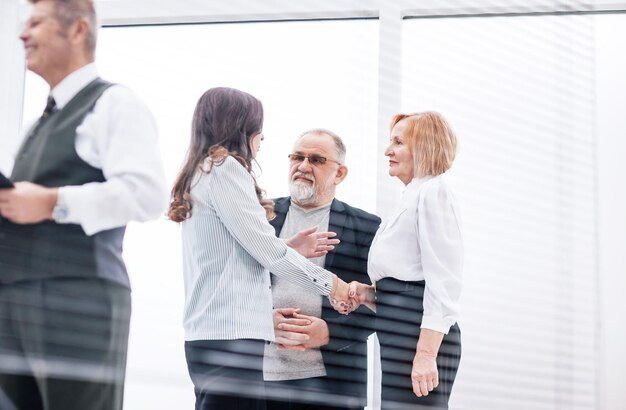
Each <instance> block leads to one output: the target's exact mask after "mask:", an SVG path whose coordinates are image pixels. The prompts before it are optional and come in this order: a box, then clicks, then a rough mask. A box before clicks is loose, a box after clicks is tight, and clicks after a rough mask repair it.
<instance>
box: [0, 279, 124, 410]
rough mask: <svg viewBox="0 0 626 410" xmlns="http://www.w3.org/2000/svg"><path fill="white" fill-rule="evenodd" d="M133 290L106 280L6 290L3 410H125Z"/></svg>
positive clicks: (1, 318) (1, 317) (2, 300)
mask: <svg viewBox="0 0 626 410" xmlns="http://www.w3.org/2000/svg"><path fill="white" fill-rule="evenodd" d="M130 312H131V302H130V290H129V289H127V288H124V287H122V286H119V285H116V284H113V283H110V282H107V281H103V280H99V279H50V280H41V281H29V282H20V283H11V284H2V283H0V408H1V409H3V410H4V409H7V410H13V409H15V410H39V409H41V410H74V409H75V410H84V409H90V410H119V409H121V408H122V402H123V392H124V377H125V369H126V352H127V347H128V327H129V323H130Z"/></svg>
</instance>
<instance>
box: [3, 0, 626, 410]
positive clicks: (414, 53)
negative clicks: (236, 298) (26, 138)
mask: <svg viewBox="0 0 626 410" xmlns="http://www.w3.org/2000/svg"><path fill="white" fill-rule="evenodd" d="M97 7H98V12H99V16H100V20H101V24H102V26H103V28H102V29H101V30H100V36H99V40H98V41H99V43H98V51H97V60H96V62H97V64H98V67H99V70H100V74H101V75H102V77H104V78H105V79H108V80H111V81H114V82H119V83H122V84H125V85H127V86H129V87H130V88H132V89H133V90H134V91H135V92H136V93H137V94H138V95H139V96H140V97H141V98H142V99H143V100H144V101H145V102H146V103H147V104H148V105H149V106H150V108H151V109H152V110H153V112H154V114H155V117H156V121H157V124H158V127H159V133H160V148H161V152H162V155H163V159H164V162H165V165H166V170H167V177H168V181H167V183H168V185H170V186H171V184H172V182H173V179H174V177H175V175H176V173H177V171H178V169H179V166H180V164H181V161H182V159H183V157H184V154H185V150H186V147H187V144H188V139H189V133H190V123H191V115H192V111H193V108H194V106H195V103H196V101H197V99H198V97H199V96H200V95H201V94H202V93H203V92H204V91H205V90H206V89H207V88H210V87H214V86H230V87H235V88H239V89H242V90H244V91H247V92H249V93H251V94H253V95H255V96H257V97H258V98H259V99H260V100H261V101H262V102H263V103H264V107H265V128H264V134H265V137H266V139H265V142H264V143H263V145H262V147H261V151H260V154H259V157H258V158H257V159H258V163H259V166H258V167H257V168H256V172H257V175H259V176H260V177H259V183H260V185H261V186H262V187H264V188H265V189H266V191H267V193H268V195H269V196H271V197H276V196H283V195H287V194H288V189H287V170H288V160H287V154H288V153H290V149H291V146H292V144H293V142H294V141H295V138H296V137H297V136H298V135H299V134H300V133H302V132H303V131H305V130H307V129H310V128H313V127H324V128H329V129H331V130H333V131H335V132H336V133H338V134H339V135H340V136H342V137H343V138H344V140H345V142H346V145H347V149H348V155H347V165H348V167H349V175H348V178H347V179H346V181H344V182H343V183H342V185H341V186H340V187H339V190H338V195H337V196H338V198H339V199H342V200H343V201H346V202H348V203H350V204H352V205H355V206H358V207H361V208H363V209H365V210H367V211H370V212H375V213H377V214H379V215H380V216H382V217H383V218H385V217H386V216H388V215H389V214H391V213H392V212H393V210H394V206H395V204H396V202H397V199H398V198H399V196H400V193H401V191H402V186H401V184H400V183H399V182H397V181H395V180H394V179H392V178H391V177H389V176H388V174H387V161H386V159H385V157H384V156H383V151H384V148H385V147H386V145H387V143H388V123H389V120H390V118H391V116H392V115H393V114H394V113H396V112H400V111H402V112H415V111H424V110H436V111H440V112H441V113H443V114H444V115H445V116H446V117H447V118H448V119H449V120H450V122H451V124H452V126H453V127H454V129H455V130H456V133H457V135H458V137H459V141H460V149H459V153H458V156H457V160H456V162H455V164H454V166H453V168H452V170H451V171H450V172H449V175H448V180H449V182H450V183H451V184H452V186H453V188H454V189H455V191H456V193H457V196H458V198H459V201H460V203H461V205H462V209H463V223H464V235H465V246H466V250H465V252H466V254H465V273H464V275H465V277H464V280H465V282H464V294H463V298H462V320H461V322H460V325H461V328H462V331H463V358H462V362H461V367H460V370H459V375H458V378H457V381H456V384H455V388H454V390H453V394H452V398H451V403H450V404H451V409H453V410H488V409H494V410H495V409H497V410H501V409H520V410H531V409H532V410H534V409H537V410H539V409H581V410H582V409H597V410H619V409H626V389H624V375H623V372H624V368H626V348H624V346H625V343H624V341H625V340H626V326H624V315H625V314H626V297H624V295H626V183H625V182H624V177H625V176H626V160H625V158H626V111H625V110H626V74H625V73H626V14H625V11H626V1H623V0H604V1H603V0H597V1H593V0H590V1H582V0H581V1H577V0H571V1H550V0H526V1H513V0H511V1H490V0H464V1H461V0H451V1H435V0H422V1H416V0H413V1H410V0H360V1H356V0H332V1H327V0H323V1H308V2H293V1H288V0H273V1H265V0H258V1H252V0H233V1H230V2H222V1H199V0H178V1H168V0H99V1H97ZM28 11H29V6H28V5H27V3H26V1H23V0H20V1H18V0H0V52H1V55H2V56H3V57H2V58H1V60H2V64H0V90H2V92H1V93H0V130H1V131H0V170H2V171H3V172H5V173H8V172H10V170H11V166H12V155H13V154H14V152H15V151H16V149H17V147H18V146H19V143H20V140H21V138H22V135H23V133H24V130H25V128H27V127H28V124H29V123H30V122H31V121H33V120H34V119H35V118H36V117H37V116H38V115H39V113H40V112H41V110H42V109H43V107H44V105H45V100H46V96H47V93H48V88H47V86H46V84H45V83H44V82H43V81H42V80H41V79H40V78H38V77H37V76H35V75H34V74H32V73H29V72H26V71H25V67H24V60H23V50H22V45H21V43H20V41H19V40H18V35H19V32H20V30H21V27H22V24H23V22H24V20H25V19H26V17H27V15H28ZM125 258H126V261H127V264H128V268H129V274H130V278H131V282H132V286H133V317H132V323H131V335H130V346H129V356H128V369H127V384H126V400H125V403H126V404H125V408H126V409H129V410H141V409H147V408H150V409H154V410H158V409H163V410H165V409H183V408H192V407H193V400H194V396H193V390H192V389H193V387H192V385H191V382H190V380H189V377H188V375H187V369H186V364H185V361H184V352H183V329H182V324H181V317H182V307H183V278H182V262H181V245H180V234H179V227H178V226H177V225H176V224H175V223H173V222H170V221H168V220H166V219H165V217H163V218H161V220H158V221H155V222H150V223H145V224H134V225H131V226H130V227H129V230H128V232H127V237H126V242H125ZM370 351H371V352H372V353H373V354H374V353H375V351H376V348H375V342H374V341H373V340H372V343H370ZM371 362H372V363H374V360H372V361H371ZM377 372H378V369H377V367H376V366H372V368H371V369H370V382H371V383H370V389H369V391H370V397H369V405H368V408H369V409H376V408H377V403H378V399H377V392H378V388H377V386H376V381H377V380H378V373H377Z"/></svg>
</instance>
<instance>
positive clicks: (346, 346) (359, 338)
mask: <svg viewBox="0 0 626 410" xmlns="http://www.w3.org/2000/svg"><path fill="white" fill-rule="evenodd" d="M290 204H291V198H289V197H285V198H278V199H275V205H274V210H275V212H276V218H275V219H274V220H272V221H271V224H272V226H274V228H275V229H276V235H279V234H280V231H281V229H282V227H283V224H284V222H285V217H286V216H287V212H288V211H289V206H290ZM379 225H380V218H379V217H377V216H376V215H372V214H370V213H367V212H365V211H363V210H361V209H358V208H354V207H351V206H350V205H348V204H346V203H344V202H341V201H338V200H337V199H334V200H333V202H332V204H331V206H330V219H329V224H328V230H329V231H332V232H336V233H337V238H339V239H340V240H341V243H340V244H339V245H337V246H336V247H335V249H334V250H333V251H332V252H329V253H328V254H327V255H326V262H325V264H324V268H326V269H327V270H329V271H331V272H333V273H335V274H336V275H337V276H339V277H340V278H341V279H343V280H344V281H346V282H348V283H349V282H351V281H353V280H356V281H359V282H362V283H370V279H369V276H368V275H367V255H368V253H369V248H370V245H371V244H372V240H373V239H374V235H375V234H376V231H377V230H378V227H379ZM296 307H297V306H296ZM322 319H323V320H324V321H326V323H327V324H328V330H329V333H330V340H329V343H328V344H327V345H326V346H322V347H321V351H322V357H323V360H324V365H325V367H326V373H327V383H326V384H327V387H328V389H329V391H330V392H333V393H338V394H341V395H342V396H345V399H346V400H347V402H350V403H354V399H355V397H356V398H358V399H359V402H360V403H361V405H362V406H364V405H365V404H366V400H367V337H368V336H369V335H370V334H371V333H372V332H373V329H374V315H373V313H372V312H371V311H370V310H369V309H368V308H366V307H365V306H361V307H360V308H359V309H357V310H356V311H355V312H352V313H351V314H349V315H341V314H339V313H337V312H336V311H335V310H334V309H333V308H332V307H331V306H330V303H329V301H328V298H323V306H322ZM334 405H340V403H336V402H335V403H334Z"/></svg>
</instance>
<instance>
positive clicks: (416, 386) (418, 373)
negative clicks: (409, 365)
mask: <svg viewBox="0 0 626 410" xmlns="http://www.w3.org/2000/svg"><path fill="white" fill-rule="evenodd" d="M411 381H412V382H413V393H415V395H416V396H417V397H422V396H428V393H430V392H431V391H433V389H434V388H435V387H437V385H438V384H439V372H438V371H437V356H436V355H432V354H429V353H426V352H420V351H418V352H417V353H416V354H415V358H414V359H413V369H412V370H411Z"/></svg>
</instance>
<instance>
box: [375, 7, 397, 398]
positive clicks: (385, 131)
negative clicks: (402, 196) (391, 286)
mask: <svg viewBox="0 0 626 410" xmlns="http://www.w3.org/2000/svg"><path fill="white" fill-rule="evenodd" d="M379 16H380V17H379V25H380V26H379V40H378V41H379V48H378V50H379V55H378V127H377V128H378V130H377V157H376V158H377V159H376V169H377V172H376V176H377V177H376V213H377V214H378V215H379V216H381V217H382V218H383V219H384V218H386V217H388V216H389V214H390V213H391V212H392V211H393V209H394V206H395V205H394V204H395V203H397V199H398V198H399V192H400V190H399V189H400V185H398V184H394V183H393V181H392V180H391V177H390V176H389V174H388V170H389V165H388V162H387V158H386V157H385V156H384V155H383V152H384V151H385V148H386V147H387V145H388V144H389V121H390V119H391V116H392V115H394V114H396V113H398V112H399V111H400V106H401V102H402V94H401V91H402V90H401V80H402V12H401V9H400V8H399V7H394V5H393V4H390V3H385V4H382V5H381V8H380V15H379ZM394 188H395V189H394ZM368 368H369V369H370V371H369V372H368V374H369V376H368V377H369V379H370V380H369V382H370V386H369V392H368V396H369V399H370V400H369V401H368V409H380V392H381V389H380V380H381V370H380V349H379V345H378V339H377V338H376V337H375V336H372V337H370V339H369V341H368Z"/></svg>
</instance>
